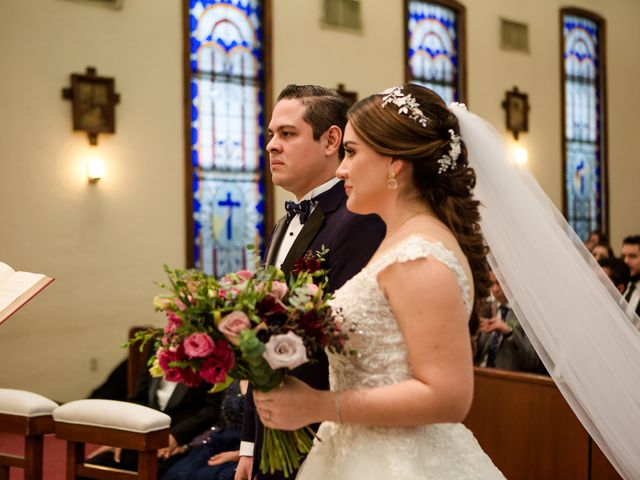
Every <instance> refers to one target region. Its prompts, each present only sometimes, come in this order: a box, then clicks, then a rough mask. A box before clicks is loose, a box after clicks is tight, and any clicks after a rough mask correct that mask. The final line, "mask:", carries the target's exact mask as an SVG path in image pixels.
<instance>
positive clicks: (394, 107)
mask: <svg viewBox="0 0 640 480" xmlns="http://www.w3.org/2000/svg"><path fill="white" fill-rule="evenodd" d="M347 118H348V120H349V122H350V124H351V127H352V128H353V129H354V131H355V132H356V134H357V135H358V136H359V137H360V138H361V139H362V140H363V141H364V142H365V143H367V144H368V145H369V147H371V148H372V149H373V150H375V151H376V152H378V153H379V154H381V155H385V156H390V157H392V158H396V159H399V160H404V161H406V162H410V163H411V164H412V165H413V184H414V186H415V188H416V191H417V192H418V193H419V195H420V196H421V198H422V200H423V201H425V202H426V203H427V204H428V205H429V207H430V208H431V209H432V210H433V211H434V213H435V214H436V215H437V216H438V218H439V219H440V220H441V221H442V222H444V224H445V225H447V226H448V227H449V229H450V230H451V231H452V232H453V234H454V235H455V237H456V239H457V240H458V243H459V244H460V247H461V248H462V251H463V252H464V254H465V256H466V257H467V259H468V261H469V265H470V267H471V270H472V272H473V281H474V287H475V292H476V294H475V298H476V303H477V302H478V299H484V298H485V297H487V296H488V295H489V287H490V285H491V282H490V279H489V274H488V273H489V267H488V264H487V260H486V255H487V247H486V246H485V242H484V238H483V236H482V232H481V230H480V223H479V221H480V213H479V211H478V206H479V204H480V203H479V202H478V201H477V200H475V199H474V197H473V187H474V186H475V182H476V175H475V172H474V171H473V169H472V168H471V167H469V164H468V162H467V148H466V146H465V145H464V142H462V141H461V139H460V137H459V135H460V127H459V125H458V119H457V118H456V116H455V115H454V114H453V113H452V112H451V111H450V110H449V109H448V108H447V106H446V105H445V103H444V101H443V100H442V99H441V98H440V97H439V96H438V95H437V94H436V93H435V92H433V91H432V90H429V89H428V88H425V87H421V86H419V85H413V84H407V85H402V86H401V87H396V88H395V89H389V90H387V91H385V92H384V93H382V94H376V95H371V96H370V97H367V98H365V99H363V100H361V101H359V102H358V103H356V104H355V105H354V106H353V107H351V109H350V110H349V113H348V114H347ZM472 323H473V324H475V323H476V320H475V319H473V321H472ZM474 327H475V325H472V331H474V330H475V328H474Z"/></svg>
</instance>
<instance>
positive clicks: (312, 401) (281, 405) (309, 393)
mask: <svg viewBox="0 0 640 480" xmlns="http://www.w3.org/2000/svg"><path fill="white" fill-rule="evenodd" d="M330 395H331V392H326V391H324V390H316V389H315V388H312V387H310V386H309V385H307V384H306V383H304V382H303V381H301V380H298V379H297V378H295V377H286V378H285V381H284V383H283V384H282V385H281V386H280V387H278V388H274V389H273V390H271V391H270V392H259V391H257V390H254V391H253V398H254V401H255V404H256V409H257V411H258V414H259V415H260V420H261V421H262V423H263V424H264V425H265V426H267V427H269V428H273V429H277V430H298V429H299V428H302V427H304V426H306V425H310V424H312V423H318V422H321V421H323V420H325V419H327V418H328V417H327V416H325V412H326V409H327V405H329V404H330V400H331V399H330V398H328V397H329V396H330Z"/></svg>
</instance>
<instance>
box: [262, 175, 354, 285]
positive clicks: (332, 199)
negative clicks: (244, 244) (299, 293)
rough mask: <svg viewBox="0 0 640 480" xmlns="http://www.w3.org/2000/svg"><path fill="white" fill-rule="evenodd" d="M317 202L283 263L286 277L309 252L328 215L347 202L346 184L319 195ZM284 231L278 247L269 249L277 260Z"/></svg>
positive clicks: (340, 184) (341, 183)
mask: <svg viewBox="0 0 640 480" xmlns="http://www.w3.org/2000/svg"><path fill="white" fill-rule="evenodd" d="M316 200H317V202H318V205H317V206H316V208H314V209H313V212H311V215H309V218H307V221H306V222H304V225H303V227H302V230H301V231H300V233H299V234H298V237H297V238H296V240H295V241H294V242H293V245H292V246H291V249H290V250H289V253H288V254H287V256H286V258H285V259H284V262H282V271H283V272H284V274H285V275H289V274H290V273H291V270H293V266H294V265H295V263H296V261H297V260H298V259H299V258H300V257H302V256H303V255H304V254H305V253H306V252H307V250H308V249H309V246H310V245H311V242H313V239H314V238H315V237H316V235H317V234H318V231H319V230H320V229H321V228H322V226H323V225H324V223H325V222H324V219H325V217H326V215H329V214H331V213H333V212H335V211H336V210H337V209H338V208H340V205H341V204H342V203H343V202H344V201H345V200H346V195H345V193H344V182H338V183H336V184H335V185H334V186H333V187H331V188H330V189H329V190H327V191H326V192H324V193H322V194H320V195H318V197H317V199H316ZM285 218H286V217H285ZM282 230H283V232H281V233H280V235H279V237H280V238H277V239H276V240H277V244H276V247H275V248H269V251H270V252H271V250H273V251H274V253H273V259H275V256H276V254H277V251H278V248H279V247H280V242H281V241H282V236H283V235H284V233H285V232H284V231H286V228H284V227H283V229H282ZM274 238H275V233H274ZM267 263H269V262H267Z"/></svg>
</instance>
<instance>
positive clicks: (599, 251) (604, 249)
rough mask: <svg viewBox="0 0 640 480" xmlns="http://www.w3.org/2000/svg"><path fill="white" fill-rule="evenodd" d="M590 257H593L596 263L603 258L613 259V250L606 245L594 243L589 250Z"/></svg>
mask: <svg viewBox="0 0 640 480" xmlns="http://www.w3.org/2000/svg"><path fill="white" fill-rule="evenodd" d="M591 255H593V258H595V259H596V261H598V262H599V261H600V260H602V259H603V258H615V255H614V254H613V250H612V249H611V247H610V246H609V244H608V243H602V242H600V243H596V244H595V245H594V246H593V247H592V248H591Z"/></svg>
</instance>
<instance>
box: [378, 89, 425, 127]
mask: <svg viewBox="0 0 640 480" xmlns="http://www.w3.org/2000/svg"><path fill="white" fill-rule="evenodd" d="M378 95H384V96H383V97H382V108H384V107H386V106H387V105H389V104H390V103H393V104H394V105H396V106H397V107H398V113H400V114H404V115H408V116H409V117H410V118H411V120H415V121H416V122H418V123H419V124H420V125H422V126H423V127H426V126H427V125H428V124H429V119H428V118H427V116H426V115H425V114H424V112H423V111H422V110H420V104H419V103H418V102H417V101H416V99H415V98H413V96H412V95H411V94H410V93H406V94H405V93H402V86H399V87H391V88H388V89H386V90H385V91H384V92H382V93H379V94H378Z"/></svg>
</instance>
